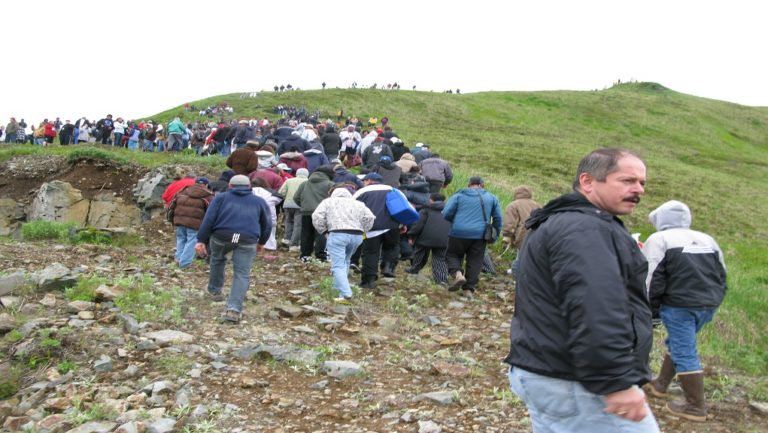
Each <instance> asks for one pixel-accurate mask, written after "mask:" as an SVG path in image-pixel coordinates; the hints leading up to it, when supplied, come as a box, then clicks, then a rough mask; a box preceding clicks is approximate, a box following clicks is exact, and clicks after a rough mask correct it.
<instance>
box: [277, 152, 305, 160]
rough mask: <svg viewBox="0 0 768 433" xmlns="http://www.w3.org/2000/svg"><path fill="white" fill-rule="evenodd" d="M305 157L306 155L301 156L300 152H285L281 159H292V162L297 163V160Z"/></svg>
mask: <svg viewBox="0 0 768 433" xmlns="http://www.w3.org/2000/svg"><path fill="white" fill-rule="evenodd" d="M303 156H304V155H302V154H301V153H299V152H285V153H283V154H282V155H280V159H283V158H285V159H290V160H292V161H295V160H297V159H299V160H300V159H301V158H302V157H303Z"/></svg>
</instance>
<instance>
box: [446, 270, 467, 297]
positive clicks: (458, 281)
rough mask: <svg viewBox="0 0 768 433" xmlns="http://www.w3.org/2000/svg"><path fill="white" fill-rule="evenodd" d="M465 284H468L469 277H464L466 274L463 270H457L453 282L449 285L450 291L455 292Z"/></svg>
mask: <svg viewBox="0 0 768 433" xmlns="http://www.w3.org/2000/svg"><path fill="white" fill-rule="evenodd" d="M464 284H467V279H466V278H464V274H463V273H462V272H461V271H456V273H454V274H453V283H451V285H450V286H449V287H448V291H451V292H455V291H457V290H459V289H460V288H461V286H463V285H464Z"/></svg>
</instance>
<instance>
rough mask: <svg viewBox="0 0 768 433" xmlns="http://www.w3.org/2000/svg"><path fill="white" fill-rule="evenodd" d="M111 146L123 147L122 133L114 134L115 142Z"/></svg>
mask: <svg viewBox="0 0 768 433" xmlns="http://www.w3.org/2000/svg"><path fill="white" fill-rule="evenodd" d="M112 145H113V146H116V147H123V133H122V132H115V142H114V143H112Z"/></svg>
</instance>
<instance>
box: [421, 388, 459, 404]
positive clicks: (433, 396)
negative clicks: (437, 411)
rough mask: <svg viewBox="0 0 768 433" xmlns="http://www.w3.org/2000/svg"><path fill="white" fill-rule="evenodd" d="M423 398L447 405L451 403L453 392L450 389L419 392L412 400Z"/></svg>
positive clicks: (422, 399)
mask: <svg viewBox="0 0 768 433" xmlns="http://www.w3.org/2000/svg"><path fill="white" fill-rule="evenodd" d="M424 400H428V401H433V402H435V403H438V404H442V405H448V404H451V403H453V393H452V392H451V391H437V392H428V393H425V394H420V395H418V396H416V397H415V398H414V399H413V401H424Z"/></svg>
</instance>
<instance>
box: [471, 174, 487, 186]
mask: <svg viewBox="0 0 768 433" xmlns="http://www.w3.org/2000/svg"><path fill="white" fill-rule="evenodd" d="M472 185H485V182H483V178H482V177H479V176H472V177H470V178H469V186H472Z"/></svg>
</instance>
